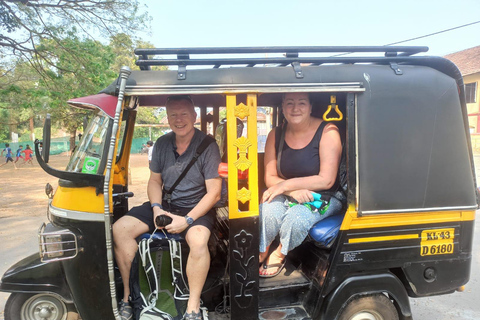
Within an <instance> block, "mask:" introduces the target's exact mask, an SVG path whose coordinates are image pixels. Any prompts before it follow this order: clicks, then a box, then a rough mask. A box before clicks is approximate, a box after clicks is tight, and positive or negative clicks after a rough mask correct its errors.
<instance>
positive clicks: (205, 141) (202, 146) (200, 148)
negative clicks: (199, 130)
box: [163, 135, 215, 205]
mask: <svg viewBox="0 0 480 320" xmlns="http://www.w3.org/2000/svg"><path fill="white" fill-rule="evenodd" d="M213 142H215V139H214V138H212V137H210V136H208V135H207V136H205V138H203V140H202V142H201V143H200V145H199V146H198V147H197V151H196V152H195V155H194V156H193V158H192V160H190V162H189V163H188V164H187V166H186V167H185V169H184V170H183V172H182V173H181V174H180V176H179V177H178V178H177V180H176V181H175V183H174V184H173V185H172V186H171V187H170V189H168V190H165V189H164V193H163V197H164V199H165V200H166V201H167V203H168V205H170V202H171V201H172V193H173V190H175V188H176V187H177V186H178V184H179V183H180V181H182V180H183V178H185V176H186V175H187V172H188V170H190V168H191V167H192V166H193V165H194V164H195V162H197V160H198V158H199V157H200V155H201V154H202V153H203V151H205V149H207V147H208V146H209V145H210V144H211V143H213Z"/></svg>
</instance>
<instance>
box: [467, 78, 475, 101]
mask: <svg viewBox="0 0 480 320" xmlns="http://www.w3.org/2000/svg"><path fill="white" fill-rule="evenodd" d="M465 96H466V98H467V103H474V102H477V83H476V82H472V83H467V84H465Z"/></svg>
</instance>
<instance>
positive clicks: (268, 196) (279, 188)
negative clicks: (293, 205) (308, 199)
mask: <svg viewBox="0 0 480 320" xmlns="http://www.w3.org/2000/svg"><path fill="white" fill-rule="evenodd" d="M284 192H285V190H284V188H283V182H280V183H277V184H276V185H274V186H271V187H270V188H268V189H267V190H266V191H265V192H264V193H263V197H262V202H268V203H269V202H271V201H272V200H273V198H275V197H276V196H278V195H281V194H283V193H284Z"/></svg>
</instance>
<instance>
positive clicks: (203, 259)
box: [185, 225, 210, 313]
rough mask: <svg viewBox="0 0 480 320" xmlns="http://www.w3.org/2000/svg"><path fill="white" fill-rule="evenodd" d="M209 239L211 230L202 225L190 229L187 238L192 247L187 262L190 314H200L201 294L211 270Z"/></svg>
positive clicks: (188, 310)
mask: <svg viewBox="0 0 480 320" xmlns="http://www.w3.org/2000/svg"><path fill="white" fill-rule="evenodd" d="M209 238H210V230H208V228H207V227H205V226H201V225H199V226H194V227H192V228H190V229H189V230H188V232H187V234H186V237H185V240H186V241H187V244H188V246H189V247H190V254H189V255H188V260H187V277H188V287H189V289H190V298H189V299H188V304H187V312H188V313H191V312H192V311H193V312H196V313H198V312H199V311H200V294H201V293H202V289H203V286H204V285H205V280H206V279H207V274H208V269H209V268H210V252H209V251H208V239H209Z"/></svg>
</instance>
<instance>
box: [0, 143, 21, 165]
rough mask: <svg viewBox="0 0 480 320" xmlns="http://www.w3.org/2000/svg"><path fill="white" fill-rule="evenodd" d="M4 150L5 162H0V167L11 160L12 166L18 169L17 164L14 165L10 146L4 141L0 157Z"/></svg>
mask: <svg viewBox="0 0 480 320" xmlns="http://www.w3.org/2000/svg"><path fill="white" fill-rule="evenodd" d="M4 152H5V163H3V164H1V165H0V167H3V166H4V165H6V164H7V163H9V162H11V163H13V166H14V167H15V169H18V168H17V166H16V165H15V162H13V158H12V156H13V155H12V149H11V148H10V144H9V143H5V148H4V149H3V150H2V154H1V155H0V157H3V153H4Z"/></svg>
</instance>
